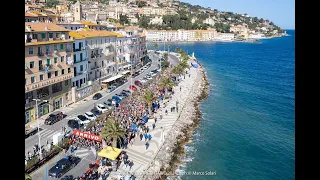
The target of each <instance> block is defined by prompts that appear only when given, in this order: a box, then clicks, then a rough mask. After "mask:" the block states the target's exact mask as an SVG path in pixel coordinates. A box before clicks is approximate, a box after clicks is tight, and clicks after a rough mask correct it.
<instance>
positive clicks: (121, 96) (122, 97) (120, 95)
mask: <svg viewBox="0 0 320 180" xmlns="http://www.w3.org/2000/svg"><path fill="white" fill-rule="evenodd" d="M115 95H116V96H118V97H119V98H120V99H121V100H122V99H124V98H126V96H125V95H123V94H115Z"/></svg>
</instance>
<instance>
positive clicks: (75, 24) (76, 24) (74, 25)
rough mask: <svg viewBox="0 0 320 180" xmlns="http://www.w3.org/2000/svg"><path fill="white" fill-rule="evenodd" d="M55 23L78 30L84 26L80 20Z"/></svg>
mask: <svg viewBox="0 0 320 180" xmlns="http://www.w3.org/2000/svg"><path fill="white" fill-rule="evenodd" d="M57 25H59V26H62V27H64V28H66V29H69V30H78V29H81V28H84V27H85V25H84V24H83V23H80V22H70V23H64V22H61V23H57Z"/></svg>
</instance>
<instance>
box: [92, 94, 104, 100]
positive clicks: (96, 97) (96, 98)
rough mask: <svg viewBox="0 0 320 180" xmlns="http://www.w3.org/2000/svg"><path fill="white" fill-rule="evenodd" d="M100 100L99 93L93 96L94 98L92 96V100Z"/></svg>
mask: <svg viewBox="0 0 320 180" xmlns="http://www.w3.org/2000/svg"><path fill="white" fill-rule="evenodd" d="M100 98H102V94H100V93H97V94H95V95H94V96H93V98H92V99H93V100H98V99H100Z"/></svg>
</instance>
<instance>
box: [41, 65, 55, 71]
mask: <svg viewBox="0 0 320 180" xmlns="http://www.w3.org/2000/svg"><path fill="white" fill-rule="evenodd" d="M52 69H53V66H52V64H47V65H39V71H50V70H52Z"/></svg>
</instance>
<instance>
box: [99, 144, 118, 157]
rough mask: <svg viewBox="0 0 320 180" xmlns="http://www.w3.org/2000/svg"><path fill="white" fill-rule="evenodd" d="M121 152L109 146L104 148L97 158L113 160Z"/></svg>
mask: <svg viewBox="0 0 320 180" xmlns="http://www.w3.org/2000/svg"><path fill="white" fill-rule="evenodd" d="M121 151H122V150H121V149H118V148H115V147H111V146H106V147H105V148H103V149H102V150H101V151H100V152H99V153H98V156H101V157H105V158H108V159H111V160H115V159H116V158H117V157H118V156H119V154H120V153H121Z"/></svg>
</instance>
